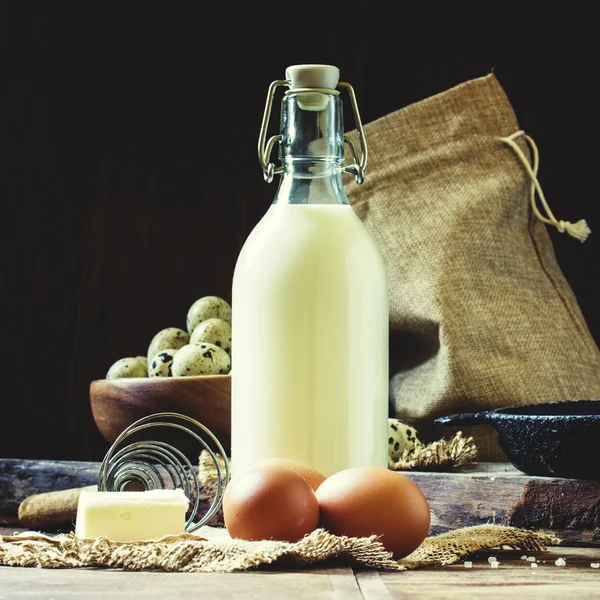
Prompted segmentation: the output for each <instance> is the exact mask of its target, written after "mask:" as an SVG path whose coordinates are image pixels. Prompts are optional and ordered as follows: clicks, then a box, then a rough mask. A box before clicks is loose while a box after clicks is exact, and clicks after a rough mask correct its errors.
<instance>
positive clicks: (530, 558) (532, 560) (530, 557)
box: [525, 556, 535, 562]
mask: <svg viewBox="0 0 600 600" xmlns="http://www.w3.org/2000/svg"><path fill="white" fill-rule="evenodd" d="M525 560H528V561H529V562H535V556H528V557H527V558H526V559H525Z"/></svg>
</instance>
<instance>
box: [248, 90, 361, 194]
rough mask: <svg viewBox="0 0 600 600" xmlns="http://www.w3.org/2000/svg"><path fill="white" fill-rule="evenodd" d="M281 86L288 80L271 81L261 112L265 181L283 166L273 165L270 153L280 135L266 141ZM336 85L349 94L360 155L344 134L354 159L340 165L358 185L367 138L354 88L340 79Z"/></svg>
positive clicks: (260, 153)
mask: <svg viewBox="0 0 600 600" xmlns="http://www.w3.org/2000/svg"><path fill="white" fill-rule="evenodd" d="M283 86H287V87H289V86H290V82H289V81H287V80H285V79H277V80H276V81H273V83H271V85H270V86H269V91H268V92H267V102H266V105H265V112H264V113H263V118H262V123H261V126H260V134H259V137H258V160H259V162H260V166H261V167H262V170H263V176H264V178H265V181H266V182H267V183H271V182H272V181H273V179H274V177H275V175H281V173H283V167H281V166H279V167H277V166H275V164H274V163H272V162H270V161H271V153H272V152H273V146H275V144H276V143H278V142H280V141H281V139H282V136H281V135H274V136H272V137H271V138H269V140H268V141H267V129H268V128H269V120H270V119H271V110H272V108H273V98H274V97H275V92H276V91H277V88H279V87H283ZM337 87H341V88H344V89H346V90H347V92H348V95H349V96H350V104H351V105H352V112H353V114H354V121H355V122H356V131H357V132H358V141H359V144H360V156H359V154H358V150H357V148H356V144H355V143H354V141H353V140H352V139H351V138H350V137H349V136H347V135H344V142H345V143H346V144H347V145H348V147H349V149H350V154H351V155H352V160H353V161H354V162H353V163H352V164H350V165H346V166H343V167H342V173H351V174H352V175H354V177H355V179H356V183H357V184H358V185H360V184H361V183H363V181H364V180H365V170H366V168H367V161H368V159H369V153H368V150H367V140H366V138H365V132H364V129H363V125H362V121H361V119H360V112H359V111H358V102H357V101H356V95H355V93H354V88H353V87H352V86H351V85H350V84H349V83H347V82H345V81H340V82H339V83H338V84H337ZM298 91H303V92H309V91H315V92H323V91H324V90H322V89H320V88H302V90H298Z"/></svg>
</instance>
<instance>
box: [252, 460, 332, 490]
mask: <svg viewBox="0 0 600 600" xmlns="http://www.w3.org/2000/svg"><path fill="white" fill-rule="evenodd" d="M257 464H258V465H280V466H282V467H289V468H290V469H292V471H296V473H298V475H302V477H304V479H306V481H308V483H309V484H310V487H311V488H312V489H313V490H315V492H316V491H317V488H318V487H319V486H320V485H321V484H322V483H323V482H324V481H325V479H326V477H325V475H323V473H319V471H316V470H315V469H313V468H311V467H309V466H307V465H305V464H304V463H301V462H300V461H298V460H293V459H291V458H265V459H264V460H261V461H260V462H259V463H257Z"/></svg>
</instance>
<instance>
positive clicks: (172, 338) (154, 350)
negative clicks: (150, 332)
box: [147, 327, 190, 362]
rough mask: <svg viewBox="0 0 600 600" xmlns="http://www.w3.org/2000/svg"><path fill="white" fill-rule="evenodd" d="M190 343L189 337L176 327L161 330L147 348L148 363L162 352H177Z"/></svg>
mask: <svg viewBox="0 0 600 600" xmlns="http://www.w3.org/2000/svg"><path fill="white" fill-rule="evenodd" d="M189 341H190V336H189V335H188V334H187V332H186V331H184V330H183V329H179V328H178V327H167V328H166V329H161V330H160V331H159V332H158V333H157V334H156V335H155V336H154V337H153V338H152V341H151V342H150V345H149V346H148V355H147V356H148V362H151V361H152V359H153V358H154V357H155V356H156V355H157V354H158V353H159V352H162V351H163V350H169V349H175V350H178V349H179V348H181V347H182V346H185V345H186V344H188V343H189Z"/></svg>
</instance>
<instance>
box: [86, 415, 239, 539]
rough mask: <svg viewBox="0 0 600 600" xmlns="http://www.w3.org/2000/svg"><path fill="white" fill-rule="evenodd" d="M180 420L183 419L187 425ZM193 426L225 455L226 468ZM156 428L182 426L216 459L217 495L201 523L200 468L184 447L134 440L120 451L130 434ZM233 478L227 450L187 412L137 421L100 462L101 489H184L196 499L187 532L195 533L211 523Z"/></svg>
mask: <svg viewBox="0 0 600 600" xmlns="http://www.w3.org/2000/svg"><path fill="white" fill-rule="evenodd" d="M177 421H180V422H181V421H183V422H185V424H181V423H178V422H177ZM189 425H193V426H194V427H195V429H196V430H200V432H201V433H204V434H205V435H206V436H207V437H208V438H209V439H210V440H211V441H212V443H213V444H214V446H215V447H216V449H217V452H218V453H220V455H221V456H222V457H223V463H224V468H223V466H221V464H220V463H219V460H218V459H217V455H216V453H215V452H214V451H213V449H212V448H211V447H210V446H209V444H208V443H207V442H206V441H205V440H204V439H203V438H202V437H201V435H199V433H197V432H196V431H193V430H192V429H191V428H190V426H189ZM154 427H167V428H171V429H178V430H180V431H182V432H184V433H186V434H188V435H190V436H192V437H194V438H195V439H196V440H197V441H198V442H199V443H200V444H201V445H202V447H203V448H204V449H205V450H206V451H207V452H208V454H209V455H210V457H211V459H212V461H213V462H214V465H215V469H216V473H217V480H216V483H217V489H216V493H215V497H214V499H213V502H212V504H211V506H210V508H209V509H208V511H207V513H206V514H205V515H204V516H203V517H202V519H200V521H198V522H197V523H194V518H195V517H196V514H197V513H198V504H199V502H200V481H199V480H198V473H197V470H198V469H197V467H194V466H193V465H192V463H191V462H190V461H189V460H188V458H187V457H186V456H185V455H184V454H183V452H181V450H178V449H177V448H175V447H174V446H172V445H170V444H167V443H165V442H161V441H142V442H131V443H129V444H128V445H126V446H124V447H123V448H121V449H120V450H119V449H118V447H119V446H120V445H122V444H123V442H124V441H125V440H126V438H128V437H129V436H132V435H134V434H136V433H139V432H140V431H144V430H145V429H149V428H154ZM199 454H200V453H198V455H199ZM229 477H230V475H229V464H228V461H227V455H226V454H225V450H224V449H223V446H222V445H221V443H220V442H219V440H218V439H217V438H216V436H215V435H214V434H213V433H212V432H211V431H210V430H209V429H208V428H207V427H205V426H204V425H202V423H200V422H199V421H196V419H192V418H191V417H188V416H186V415H182V414H179V413H170V412H163V413H155V414H153V415H149V416H147V417H143V418H142V419H139V420H137V421H136V422H135V423H132V424H131V425H130V426H129V427H127V429H125V430H124V431H123V432H122V433H121V434H120V435H119V437H118V438H117V439H116V440H115V442H114V443H113V445H112V446H111V447H110V449H109V450H108V452H107V453H106V456H105V457H104V459H103V461H102V464H101V465H100V473H99V474H98V491H100V492H119V491H123V490H124V489H126V488H127V486H128V485H129V484H131V483H137V484H139V485H141V486H142V488H143V489H144V490H154V489H171V488H180V489H182V490H183V492H184V493H185V495H186V497H187V498H189V499H190V501H192V499H193V506H192V508H191V512H190V513H189V518H188V519H187V521H186V525H185V530H186V532H188V533H191V532H193V531H196V530H197V529H199V528H200V527H202V525H204V524H205V523H207V522H208V521H209V520H210V519H211V518H212V517H213V516H214V514H215V513H216V512H217V511H218V510H219V508H220V506H221V502H222V501H223V492H224V489H225V486H226V485H227V483H228V482H229Z"/></svg>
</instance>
